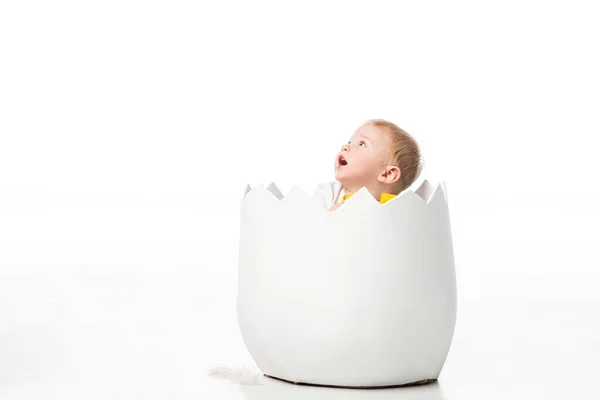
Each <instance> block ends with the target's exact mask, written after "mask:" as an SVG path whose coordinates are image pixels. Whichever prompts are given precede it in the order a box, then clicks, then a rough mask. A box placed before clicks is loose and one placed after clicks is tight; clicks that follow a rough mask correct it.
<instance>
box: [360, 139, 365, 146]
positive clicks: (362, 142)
mask: <svg viewBox="0 0 600 400" xmlns="http://www.w3.org/2000/svg"><path fill="white" fill-rule="evenodd" d="M358 145H359V146H366V145H367V144H366V143H365V141H364V140H361V141H360V142H358Z"/></svg>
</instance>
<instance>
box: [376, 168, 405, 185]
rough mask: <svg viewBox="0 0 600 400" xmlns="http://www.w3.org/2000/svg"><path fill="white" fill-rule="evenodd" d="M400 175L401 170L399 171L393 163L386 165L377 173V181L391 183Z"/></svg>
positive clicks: (396, 180)
mask: <svg viewBox="0 0 600 400" xmlns="http://www.w3.org/2000/svg"><path fill="white" fill-rule="evenodd" d="M400 176H402V172H401V171H400V168H398V167H396V166H395V165H388V166H387V167H386V168H385V169H384V170H383V171H382V172H381V174H380V175H379V178H378V179H379V182H381V183H385V184H391V183H394V182H398V180H399V179H400Z"/></svg>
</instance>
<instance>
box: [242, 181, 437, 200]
mask: <svg viewBox="0 0 600 400" xmlns="http://www.w3.org/2000/svg"><path fill="white" fill-rule="evenodd" d="M256 190H261V191H267V192H269V193H270V194H271V195H272V196H273V198H274V199H275V200H281V201H284V200H285V199H286V198H288V197H290V194H292V193H300V194H303V195H305V196H306V197H309V198H314V191H313V194H312V195H311V194H309V193H307V192H306V191H305V190H304V189H302V188H301V187H299V186H296V185H295V186H293V187H292V189H291V190H290V191H289V192H288V193H287V195H284V194H283V193H282V192H281V190H280V189H279V187H278V186H277V184H276V183H275V182H271V183H270V184H269V185H268V186H266V187H265V185H264V184H257V185H254V187H252V186H250V184H247V185H246V190H245V192H244V195H243V199H245V198H246V196H247V195H248V193H250V192H252V191H256ZM315 191H316V189H315ZM438 191H441V192H442V193H443V199H444V202H445V203H446V204H448V193H447V188H446V182H444V181H438V182H437V183H435V185H432V184H431V183H430V182H429V180H427V179H425V180H423V182H421V184H420V185H419V187H418V188H417V189H416V190H412V189H406V190H404V191H403V192H402V193H400V194H399V195H398V196H396V197H395V198H393V199H391V200H390V201H388V202H386V203H384V204H383V205H382V206H385V205H386V204H390V203H395V202H396V201H398V200H400V198H403V197H406V196H413V197H417V198H418V199H420V201H422V202H423V203H424V204H430V203H431V202H432V201H433V199H434V198H436V197H437V196H436V193H437V192H438ZM425 196H426V197H425ZM354 197H356V198H359V197H366V198H370V199H371V200H372V201H373V203H377V204H379V202H378V201H376V200H375V199H374V198H373V196H371V194H370V193H369V192H368V190H367V189H366V188H365V187H363V188H361V189H360V190H359V191H357V192H356V193H355V195H354V196H353V198H354Z"/></svg>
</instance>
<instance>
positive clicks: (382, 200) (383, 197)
mask: <svg viewBox="0 0 600 400" xmlns="http://www.w3.org/2000/svg"><path fill="white" fill-rule="evenodd" d="M353 194H354V193H348V194H345V195H344V197H342V202H345V201H346V200H348V199H349V198H350V197H352V195H353ZM394 197H396V195H395V194H391V193H383V194H382V195H381V198H380V199H379V204H383V203H385V202H388V201H390V200H391V199H393V198H394Z"/></svg>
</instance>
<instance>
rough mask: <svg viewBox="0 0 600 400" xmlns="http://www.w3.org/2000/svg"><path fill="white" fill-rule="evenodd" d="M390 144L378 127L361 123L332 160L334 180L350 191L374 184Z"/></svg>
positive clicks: (383, 164) (383, 165) (382, 166)
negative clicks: (333, 160)
mask: <svg viewBox="0 0 600 400" xmlns="http://www.w3.org/2000/svg"><path fill="white" fill-rule="evenodd" d="M390 145H391V143H390V138H389V137H388V135H387V134H386V133H385V132H383V131H382V130H381V129H380V128H378V127H376V126H375V125H373V124H370V123H367V124H365V125H363V126H361V127H360V128H358V130H356V132H354V135H352V138H350V141H349V142H348V144H345V145H343V146H342V150H341V151H340V152H339V153H338V155H337V157H336V159H335V179H337V180H338V181H339V182H340V183H341V184H342V185H343V186H344V187H345V188H346V189H348V190H350V191H352V192H356V191H357V190H359V189H360V188H361V187H363V186H364V187H367V188H368V187H370V186H373V185H375V184H377V182H378V179H377V178H378V176H379V174H380V173H381V172H382V170H383V168H384V167H385V159H386V157H387V155H388V151H389V148H390Z"/></svg>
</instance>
